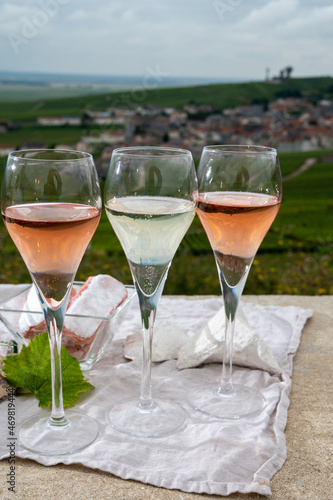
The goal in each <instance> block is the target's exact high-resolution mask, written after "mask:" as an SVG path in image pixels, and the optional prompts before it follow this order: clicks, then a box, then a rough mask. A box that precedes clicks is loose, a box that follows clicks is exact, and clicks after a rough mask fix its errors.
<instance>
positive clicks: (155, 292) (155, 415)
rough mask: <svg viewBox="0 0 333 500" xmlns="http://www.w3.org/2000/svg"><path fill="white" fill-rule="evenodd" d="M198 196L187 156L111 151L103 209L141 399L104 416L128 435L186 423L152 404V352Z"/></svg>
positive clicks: (180, 414) (177, 412) (159, 403)
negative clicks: (126, 298) (126, 279)
mask: <svg viewBox="0 0 333 500" xmlns="http://www.w3.org/2000/svg"><path fill="white" fill-rule="evenodd" d="M196 196H197V180H196V173H195V169H194V164H193V159H192V155H191V153H190V152H189V151H186V150H183V149H175V148H159V147H128V148H119V149H116V150H114V151H113V154H112V157H111V161H110V166H109V170H108V173H107V178H106V182H105V209H106V213H107V216H108V218H109V221H110V223H111V225H112V227H113V229H114V231H115V233H116V235H117V237H118V238H119V240H120V243H121V245H122V247H123V250H124V252H125V255H126V257H127V260H128V264H129V267H130V270H131V273H132V277H133V281H134V285H135V289H136V292H137V296H138V299H139V304H140V313H141V320H142V336H143V362H142V376H141V393H140V397H137V398H129V399H126V400H124V401H119V402H117V403H115V404H114V405H113V406H112V407H111V409H110V410H108V411H107V413H106V418H107V421H108V422H109V424H110V425H111V426H112V427H114V428H115V429H117V430H119V431H121V432H124V433H126V434H130V435H135V436H160V435H163V434H169V433H171V432H173V431H175V430H176V429H178V428H179V427H180V426H181V425H182V424H183V422H184V420H185V412H184V410H183V408H181V407H180V406H178V405H177V404H175V403H174V402H169V401H164V400H162V399H158V400H156V399H154V400H153V398H152V391H151V349H152V338H153V326H154V320H155V315H156V309H157V305H158V302H159V299H160V297H161V294H162V291H163V287H164V283H165V280H166V278H167V273H168V270H169V267H170V265H171V261H172V259H173V256H174V254H175V252H176V250H177V248H178V246H179V244H180V242H181V240H182V238H183V236H184V234H185V233H186V231H187V229H188V228H189V226H190V224H191V222H192V220H193V218H194V216H195V210H196Z"/></svg>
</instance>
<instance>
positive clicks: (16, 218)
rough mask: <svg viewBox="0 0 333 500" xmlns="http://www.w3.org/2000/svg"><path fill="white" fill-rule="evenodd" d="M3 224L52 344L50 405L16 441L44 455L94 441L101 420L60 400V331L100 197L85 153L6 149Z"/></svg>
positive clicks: (27, 423) (30, 420) (29, 422)
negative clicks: (29, 280) (28, 278)
mask: <svg viewBox="0 0 333 500" xmlns="http://www.w3.org/2000/svg"><path fill="white" fill-rule="evenodd" d="M1 198H2V199H1V211H2V216H3V220H4V223H5V226H6V228H7V231H8V233H9V235H10V236H11V238H12V240H13V241H14V243H15V245H16V247H17V248H18V250H19V252H20V254H21V256H22V258H23V260H24V262H25V264H26V266H27V268H28V270H29V272H30V274H31V277H32V280H33V282H34V283H35V285H36V288H37V292H38V297H39V300H40V302H41V305H42V308H43V313H44V317H45V321H46V325H47V330H48V336H49V343H50V351H51V377H52V411H51V415H49V412H46V413H45V410H44V411H42V412H41V413H39V414H37V415H35V416H33V417H30V418H28V419H26V420H25V421H23V423H22V424H21V426H20V428H19V435H18V439H19V442H20V444H21V445H22V446H23V447H24V448H26V449H28V450H30V451H33V452H36V453H40V454H45V455H62V454H65V453H74V452H76V451H79V450H81V449H83V448H85V447H87V446H88V445H89V444H91V443H92V442H93V441H94V440H95V439H96V437H97V435H98V432H99V426H98V423H97V422H96V421H95V420H94V419H92V418H90V417H88V416H86V415H84V414H81V413H80V412H74V411H69V412H68V413H67V415H66V414H65V412H64V408H63V395H62V376H61V336H62V328H63V323H64V316H65V311H66V308H67V304H68V300H69V295H70V291H71V287H72V284H73V280H74V276H75V273H76V271H77V268H78V266H79V264H80V262H81V259H82V257H83V254H84V252H85V250H86V248H87V246H88V244H89V242H90V240H91V238H92V236H93V234H94V232H95V230H96V228H97V225H98V222H99V219H100V214H101V208H102V201H101V195H100V187H99V182H98V177H97V172H96V169H95V166H94V161H93V158H92V156H91V155H90V154H88V153H84V152H78V151H70V150H47V149H45V150H26V151H14V152H12V153H10V154H9V156H8V160H7V166H6V169H5V174H4V180H3V183H2V197H1Z"/></svg>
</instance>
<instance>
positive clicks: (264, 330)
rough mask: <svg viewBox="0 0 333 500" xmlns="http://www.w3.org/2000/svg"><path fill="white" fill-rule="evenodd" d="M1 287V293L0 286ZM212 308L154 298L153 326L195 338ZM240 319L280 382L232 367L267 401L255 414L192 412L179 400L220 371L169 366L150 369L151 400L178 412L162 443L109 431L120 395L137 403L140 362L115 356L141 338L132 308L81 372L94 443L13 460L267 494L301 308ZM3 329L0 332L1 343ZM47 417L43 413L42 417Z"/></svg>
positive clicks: (20, 408)
mask: <svg viewBox="0 0 333 500" xmlns="http://www.w3.org/2000/svg"><path fill="white" fill-rule="evenodd" d="M0 288H1V287H0ZM220 309H221V299H220V298H188V299H186V298H179V297H172V298H168V297H162V299H161V302H160V305H159V309H158V313H157V320H156V328H157V329H158V328H160V327H163V328H164V331H165V332H166V334H167V332H168V331H172V329H173V328H175V327H177V328H178V327H179V328H182V329H184V330H185V331H186V334H187V335H188V336H190V337H194V336H195V335H196V334H197V333H198V332H199V331H200V329H201V328H202V327H204V325H206V324H207V322H208V321H209V320H210V319H211V318H212V317H214V315H215V314H217V313H218V312H219V310H220ZM243 311H244V314H245V316H246V319H247V321H248V323H249V325H250V326H251V328H253V329H255V330H256V332H257V333H258V335H260V337H261V338H262V339H263V340H264V341H265V343H266V344H267V345H268V347H269V348H270V350H271V352H272V354H273V355H274V357H275V359H276V360H277V362H278V364H279V367H280V369H281V374H280V375H272V374H270V373H269V372H268V371H266V370H256V369H250V368H247V367H241V366H234V371H233V378H234V382H235V383H236V384H238V383H243V384H245V385H249V386H250V387H256V388H257V389H258V390H260V391H261V392H262V394H263V396H264V397H265V399H266V406H265V407H264V409H263V410H262V411H261V412H259V413H257V414H255V415H253V416H251V418H249V417H248V418H243V419H240V420H221V419H216V418H211V417H209V416H208V415H205V414H203V413H201V412H199V411H196V410H194V409H193V408H192V407H191V406H190V405H189V404H188V403H187V402H186V395H187V394H188V392H189V391H191V389H192V388H193V387H196V386H197V385H200V384H206V383H207V384H208V383H211V382H215V381H216V382H218V380H219V378H220V376H221V365H220V363H209V364H205V365H202V366H201V367H199V368H188V369H183V370H179V369H178V368H177V361H176V360H175V359H170V360H168V361H164V362H160V363H154V364H153V367H152V390H153V396H155V397H160V398H164V399H170V400H174V401H176V402H178V404H180V405H181V406H182V407H183V408H184V410H185V411H186V414H187V418H186V421H185V423H184V425H183V426H182V428H181V429H180V430H179V431H178V432H176V433H174V434H171V435H169V436H164V437H160V438H138V437H131V436H128V435H126V434H123V433H120V432H118V431H116V430H115V429H113V428H111V427H110V426H109V425H108V424H107V422H106V418H105V413H106V411H107V410H108V409H109V408H110V407H111V405H112V404H113V403H114V402H116V401H117V400H119V399H123V398H124V397H125V398H127V397H132V396H136V397H138V396H139V391H140V377H141V359H139V358H138V359H135V360H134V361H128V360H126V359H125V358H124V345H125V340H126V338H127V337H128V335H131V334H135V333H136V332H138V331H140V323H141V322H140V315H139V307H138V302H137V300H136V299H135V300H133V302H132V304H131V308H130V310H129V312H128V315H127V316H126V319H125V320H124V322H123V323H122V325H121V327H120V328H119V331H118V332H117V333H116V335H115V337H114V339H113V341H112V343H111V345H110V350H109V351H108V352H107V354H106V355H105V357H104V358H102V359H101V360H100V361H99V362H98V363H97V364H96V365H95V366H94V367H93V369H92V370H90V371H88V372H85V375H86V378H87V379H88V380H89V381H90V382H91V383H92V384H93V385H94V386H95V390H94V391H92V392H89V393H88V394H87V395H85V396H83V397H82V398H81V399H80V401H79V402H78V403H77V404H76V407H75V409H76V410H78V411H81V412H83V413H85V414H88V415H89V416H91V417H93V418H95V419H96V420H97V421H98V422H99V425H100V435H99V437H98V439H97V440H96V441H95V442H94V443H93V444H92V445H91V446H90V447H88V448H86V449H85V450H83V451H81V452H79V453H75V454H73V455H65V456H39V455H36V454H34V453H32V452H30V451H27V450H24V449H21V448H20V447H19V446H17V447H16V456H19V457H22V458H30V459H33V460H35V461H37V462H39V463H41V464H44V465H47V466H49V465H55V464H58V463H64V464H77V463H80V464H82V465H84V466H86V467H90V468H92V469H99V470H101V471H106V472H110V473H112V474H114V475H116V476H119V477H121V478H123V479H134V480H137V481H141V482H143V483H149V484H152V485H155V486H159V487H163V488H168V489H178V490H182V491H185V492H194V493H206V494H209V495H213V494H216V495H229V494H231V493H233V492H241V493H249V492H256V493H259V494H262V495H270V494H271V489H270V479H271V478H272V476H273V475H274V474H275V473H276V472H277V471H278V470H279V469H280V468H281V467H282V465H283V463H284V461H285V459H286V451H287V450H286V441H285V435H284V428H285V425H286V422H287V410H288V405H289V398H288V395H289V391H290V388H291V378H290V377H291V374H292V362H293V356H294V355H295V353H296V350H297V347H298V345H299V341H300V337H301V332H302V329H303V327H304V324H305V322H306V321H307V319H308V318H309V317H310V316H311V314H312V313H311V311H310V310H305V309H301V308H297V307H291V306H290V307H275V306H259V305H255V304H250V303H246V304H243ZM3 332H4V327H3V326H2V325H0V335H2V333H3ZM15 405H16V425H17V426H18V425H19V423H20V422H21V421H22V420H23V419H25V418H27V417H29V416H31V415H33V414H35V413H37V412H38V410H39V409H38V404H37V400H36V398H35V397H33V396H19V397H16V400H15ZM7 411H8V408H7V406H6V402H2V403H1V404H0V428H1V429H3V430H4V432H3V434H2V435H1V437H0V459H1V458H5V457H8V448H7V447H6V443H7V439H6V435H5V434H6V429H7V425H6V422H7V418H8V414H7ZM44 411H45V412H47V410H44Z"/></svg>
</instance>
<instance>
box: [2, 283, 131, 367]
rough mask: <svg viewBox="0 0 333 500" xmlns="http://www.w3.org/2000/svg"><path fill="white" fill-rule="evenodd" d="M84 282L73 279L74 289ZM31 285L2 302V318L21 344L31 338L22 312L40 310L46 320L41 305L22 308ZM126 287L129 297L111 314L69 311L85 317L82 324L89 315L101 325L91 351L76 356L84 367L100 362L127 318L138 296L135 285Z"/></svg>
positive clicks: (32, 312)
mask: <svg viewBox="0 0 333 500" xmlns="http://www.w3.org/2000/svg"><path fill="white" fill-rule="evenodd" d="M83 284H84V283H83V282H79V281H75V282H74V283H73V287H74V289H75V291H77V292H78V291H79V290H80V288H81V286H82V285H83ZM31 287H32V285H26V286H24V287H23V288H22V287H20V290H19V291H17V292H16V293H14V294H13V295H11V296H9V297H7V298H6V299H5V300H2V301H1V302H0V321H1V322H2V323H3V324H4V325H5V326H6V328H7V329H8V330H9V331H10V333H11V334H12V335H13V337H14V339H15V341H16V342H17V343H18V344H21V345H23V344H24V345H28V344H29V340H28V339H25V338H24V337H23V336H22V334H21V333H20V327H19V322H20V317H21V315H22V314H30V315H31V314H33V315H39V314H40V318H41V321H43V313H42V309H40V310H36V311H23V310H22V307H23V304H24V301H25V298H26V295H27V293H28V291H29V290H30V288H31ZM126 289H127V292H128V297H127V299H126V300H125V301H124V302H123V303H122V304H121V305H120V306H119V307H117V309H116V310H115V311H114V312H113V313H112V314H109V315H106V316H88V315H85V314H75V315H74V314H68V315H66V316H72V317H75V319H76V321H80V322H81V321H82V322H83V324H84V322H85V321H86V320H87V318H93V319H94V320H95V321H96V330H97V328H98V332H97V335H96V337H95V338H94V340H93V342H92V343H91V345H90V347H89V350H88V352H87V353H85V354H84V356H83V357H82V358H81V359H79V358H80V356H79V355H77V356H75V357H77V358H78V361H79V363H80V366H81V368H82V370H90V369H91V368H92V367H93V366H94V365H95V364H96V363H97V361H98V360H100V359H101V358H102V356H103V355H104V354H105V353H106V352H107V350H108V347H109V345H110V342H111V340H112V338H113V337H114V335H115V333H116V331H117V329H118V328H119V327H120V325H121V323H122V322H123V320H124V319H125V316H126V315H127V312H128V310H129V308H130V305H131V301H132V299H133V298H134V297H135V296H136V295H135V290H134V286H133V285H132V286H131V285H126ZM45 331H46V328H45ZM19 350H20V347H19Z"/></svg>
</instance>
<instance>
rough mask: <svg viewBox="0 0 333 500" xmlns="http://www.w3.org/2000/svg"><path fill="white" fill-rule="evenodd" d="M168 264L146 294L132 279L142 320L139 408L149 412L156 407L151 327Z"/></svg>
mask: <svg viewBox="0 0 333 500" xmlns="http://www.w3.org/2000/svg"><path fill="white" fill-rule="evenodd" d="M169 267H170V264H169V265H168V266H166V267H165V269H164V273H163V274H162V275H161V278H160V281H159V283H158V285H157V287H156V288H155V291H154V292H153V293H152V294H151V295H149V296H147V295H145V294H144V293H143V291H142V290H141V288H140V286H139V284H138V282H137V281H136V280H135V279H134V284H135V288H136V292H137V295H138V299H139V304H140V312H141V320H142V375H141V391H140V402H139V410H140V411H143V412H145V411H147V412H151V411H154V410H155V409H156V405H155V403H154V401H153V398H152V392H151V360H152V346H153V329H154V323H155V316H156V309H157V304H158V303H159V301H160V298H161V295H162V291H163V288H164V284H165V280H166V278H167V274H168V269H169Z"/></svg>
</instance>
